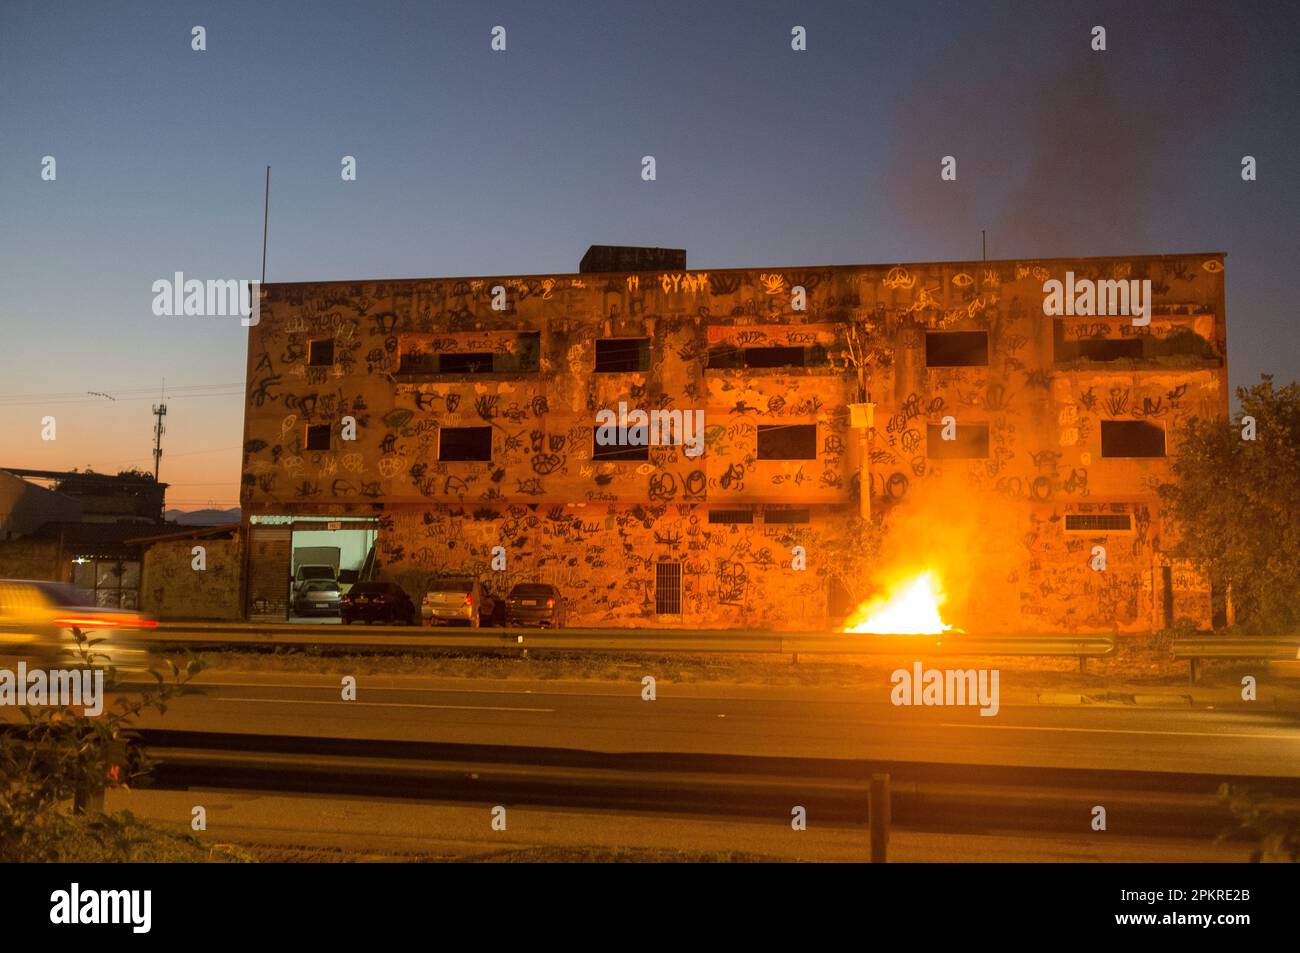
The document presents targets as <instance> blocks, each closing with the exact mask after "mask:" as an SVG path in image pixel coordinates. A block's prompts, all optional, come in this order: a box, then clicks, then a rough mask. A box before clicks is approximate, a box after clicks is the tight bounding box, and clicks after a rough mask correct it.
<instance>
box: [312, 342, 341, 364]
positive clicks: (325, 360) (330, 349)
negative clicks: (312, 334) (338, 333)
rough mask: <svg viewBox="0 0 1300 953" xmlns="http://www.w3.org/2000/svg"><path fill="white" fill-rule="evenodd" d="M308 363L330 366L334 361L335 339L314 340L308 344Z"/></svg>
mask: <svg viewBox="0 0 1300 953" xmlns="http://www.w3.org/2000/svg"><path fill="white" fill-rule="evenodd" d="M307 363H308V364H309V365H310V366H312V367H329V366H331V365H332V364H333V363H334V339H333V338H328V339H326V340H322V341H312V342H311V343H310V344H308V345H307Z"/></svg>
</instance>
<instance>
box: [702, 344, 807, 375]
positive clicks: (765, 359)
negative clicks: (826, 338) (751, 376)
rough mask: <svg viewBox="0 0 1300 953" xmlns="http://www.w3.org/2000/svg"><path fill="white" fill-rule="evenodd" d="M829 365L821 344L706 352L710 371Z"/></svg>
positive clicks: (723, 348)
mask: <svg viewBox="0 0 1300 953" xmlns="http://www.w3.org/2000/svg"><path fill="white" fill-rule="evenodd" d="M829 363H830V358H829V356H828V355H827V352H826V348H824V347H823V346H822V345H820V344H814V345H811V346H810V347H743V348H742V347H736V346H734V345H731V344H718V345H715V346H713V347H711V348H709V365H708V366H709V367H711V368H714V369H718V368H722V369H726V368H733V369H734V368H741V367H753V368H780V367H822V366H824V365H826V364H829Z"/></svg>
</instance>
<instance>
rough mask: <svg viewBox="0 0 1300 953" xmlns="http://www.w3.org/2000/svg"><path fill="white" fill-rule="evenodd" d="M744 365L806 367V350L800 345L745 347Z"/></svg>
mask: <svg viewBox="0 0 1300 953" xmlns="http://www.w3.org/2000/svg"><path fill="white" fill-rule="evenodd" d="M745 366H746V367H807V366H808V352H807V351H805V350H804V349H803V348H801V347H747V348H745Z"/></svg>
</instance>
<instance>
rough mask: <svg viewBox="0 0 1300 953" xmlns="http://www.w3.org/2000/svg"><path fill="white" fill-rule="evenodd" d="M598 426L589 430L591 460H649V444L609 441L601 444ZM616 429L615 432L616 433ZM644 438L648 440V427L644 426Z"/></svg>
mask: <svg viewBox="0 0 1300 953" xmlns="http://www.w3.org/2000/svg"><path fill="white" fill-rule="evenodd" d="M600 431H601V428H600V427H593V428H592V431H591V459H593V460H649V459H650V445H649V444H648V443H647V444H646V445H645V446H632V445H630V444H621V443H611V444H602V443H601V442H600ZM617 432H618V431H617V430H615V433H616V434H617ZM646 439H647V440H649V427H647V428H646Z"/></svg>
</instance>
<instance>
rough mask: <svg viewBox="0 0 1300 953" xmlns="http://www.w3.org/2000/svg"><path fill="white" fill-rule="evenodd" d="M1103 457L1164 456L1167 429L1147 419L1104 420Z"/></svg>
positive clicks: (1102, 432)
mask: <svg viewBox="0 0 1300 953" xmlns="http://www.w3.org/2000/svg"><path fill="white" fill-rule="evenodd" d="M1101 455H1102V456H1103V457H1163V456H1164V455H1165V429H1164V428H1163V427H1161V426H1160V425H1159V424H1152V423H1147V421H1145V420H1103V421H1102V422H1101Z"/></svg>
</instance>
